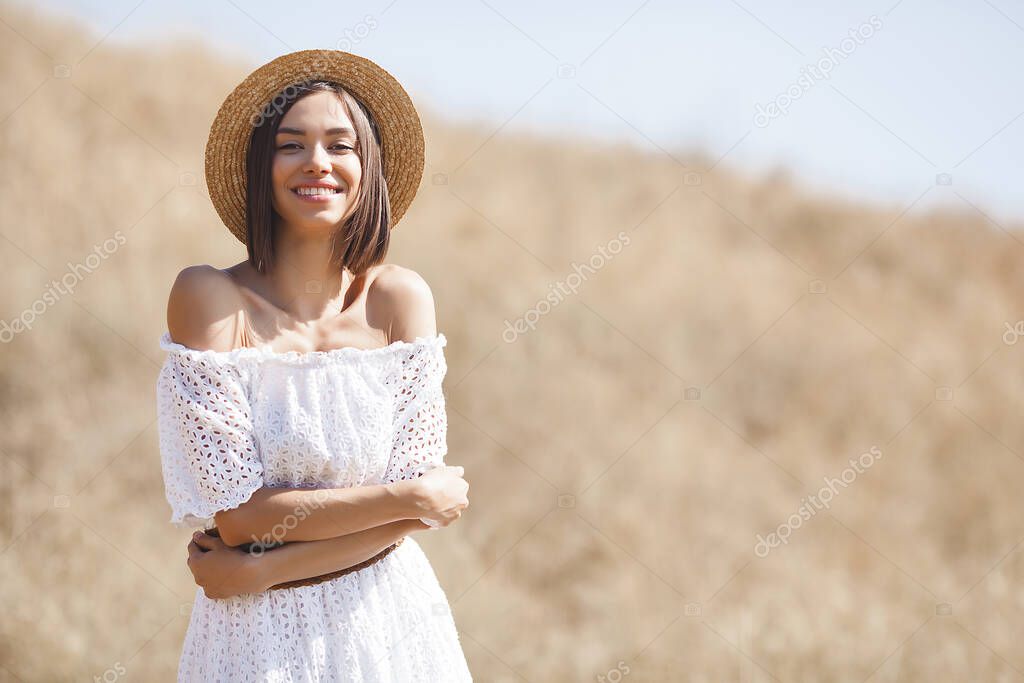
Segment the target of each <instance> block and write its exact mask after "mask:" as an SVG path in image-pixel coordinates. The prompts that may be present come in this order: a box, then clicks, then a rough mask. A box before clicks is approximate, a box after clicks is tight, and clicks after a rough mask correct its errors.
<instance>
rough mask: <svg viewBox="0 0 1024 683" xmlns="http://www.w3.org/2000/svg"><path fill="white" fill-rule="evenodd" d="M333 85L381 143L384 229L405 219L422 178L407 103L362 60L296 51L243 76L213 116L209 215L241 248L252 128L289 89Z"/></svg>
mask: <svg viewBox="0 0 1024 683" xmlns="http://www.w3.org/2000/svg"><path fill="white" fill-rule="evenodd" d="M314 80H324V81H334V82H335V83H338V84H339V85H341V86H343V87H344V88H345V89H346V90H348V92H349V93H351V94H352V96H353V97H355V98H356V99H357V100H359V101H360V102H361V103H362V104H363V106H365V107H366V109H367V110H368V111H369V112H370V114H371V115H372V117H373V119H374V122H375V123H376V125H377V130H378V131H379V133H380V138H381V155H382V158H383V163H384V178H385V180H386V181H387V186H388V197H389V199H390V203H391V226H392V227H394V226H395V225H396V224H397V223H398V221H399V220H400V219H401V218H402V215H403V214H405V210H406V209H407V208H408V207H409V204H410V203H411V202H412V199H413V197H414V196H415V195H416V190H417V189H418V188H419V184H420V179H421V178H422V177H423V162H424V158H423V147H424V146H423V128H422V126H421V124H420V118H419V115H418V114H417V113H416V109H415V107H413V104H412V100H411V99H410V98H409V95H408V94H407V93H406V92H405V90H404V89H403V88H402V86H401V85H400V84H399V82H398V81H397V80H395V78H394V76H392V75H391V74H389V73H388V72H387V71H385V70H384V69H382V68H381V67H380V66H378V65H377V64H375V63H373V62H371V61H370V60H369V59H366V58H365V57H360V56H358V55H354V54H351V53H348V52H342V51H341V50H302V51H299V52H292V53H290V54H286V55H283V56H281V57H278V58H277V59H274V60H273V61H271V62H268V63H266V64H264V65H263V66H261V67H260V68H258V69H256V70H255V71H253V72H252V73H251V74H249V75H248V76H247V77H246V78H245V80H244V81H242V82H241V83H239V84H238V86H237V87H236V88H235V89H234V90H233V91H232V92H231V94H230V95H228V97H227V99H226V100H224V103H223V104H221V106H220V109H219V110H218V111H217V116H216V118H215V119H214V121H213V125H212V126H210V137H209V139H208V140H207V142H206V183H207V185H208V186H209V188H210V199H211V200H212V201H213V206H214V208H216V209H217V214H218V215H219V216H220V218H221V220H222V221H224V224H225V225H226V226H227V227H228V229H229V230H230V231H231V234H233V235H234V236H235V237H237V238H238V239H239V241H241V242H242V244H245V198H246V171H245V158H246V154H247V153H248V151H249V138H250V136H251V135H252V131H253V128H254V127H255V126H257V125H259V124H260V123H262V121H263V120H264V118H265V117H268V116H269V115H271V114H273V113H275V111H277V110H279V107H280V105H281V104H283V101H282V100H277V101H275V98H276V97H277V96H278V95H280V94H281V93H283V92H284V91H285V89H286V88H288V87H289V86H291V85H295V84H299V83H303V82H307V81H314Z"/></svg>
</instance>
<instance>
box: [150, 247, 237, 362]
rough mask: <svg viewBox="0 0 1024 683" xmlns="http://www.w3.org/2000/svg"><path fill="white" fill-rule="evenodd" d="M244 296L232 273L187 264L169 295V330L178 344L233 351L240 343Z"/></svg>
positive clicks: (207, 266)
mask: <svg viewBox="0 0 1024 683" xmlns="http://www.w3.org/2000/svg"><path fill="white" fill-rule="evenodd" d="M243 310H244V308H243V299H242V295H241V293H240V292H239V291H238V286H237V285H236V284H235V283H234V281H233V280H232V279H231V276H230V275H228V274H227V273H225V272H224V271H222V270H218V269H217V268H214V267H213V266H210V265H206V264H202V265H197V266H188V267H187V268H185V269H183V270H182V271H181V272H180V273H178V277H177V278H175V280H174V284H173V285H172V286H171V293H170V295H169V296H168V298H167V331H168V332H169V333H170V335H171V339H172V340H173V341H175V342H177V343H179V344H183V345H185V346H188V347H191V348H194V349H202V350H207V349H208V350H213V351H230V350H231V349H234V348H236V347H237V346H239V344H238V340H239V330H240V322H241V314H242V312H243Z"/></svg>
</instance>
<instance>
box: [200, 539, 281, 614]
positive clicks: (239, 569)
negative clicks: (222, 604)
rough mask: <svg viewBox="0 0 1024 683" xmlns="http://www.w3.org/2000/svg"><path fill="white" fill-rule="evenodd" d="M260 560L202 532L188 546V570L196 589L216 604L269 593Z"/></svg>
mask: <svg viewBox="0 0 1024 683" xmlns="http://www.w3.org/2000/svg"><path fill="white" fill-rule="evenodd" d="M259 560H260V558H259V557H256V556H254V555H251V554H249V553H247V552H245V551H244V550H241V549H240V548H234V547H232V546H229V545H226V544H225V543H224V541H222V540H220V538H218V537H216V536H210V535H209V534H206V533H203V532H202V531H197V532H196V533H195V534H193V535H192V541H191V542H190V543H189V544H188V568H189V570H190V571H191V572H192V576H193V577H194V578H195V580H196V585H198V586H200V587H201V588H202V589H203V592H204V593H205V594H206V597H208V598H211V599H215V600H221V599H224V598H231V597H234V596H236V595H242V594H243V593H260V592H262V591H265V590H267V589H268V588H269V586H267V585H264V577H263V576H262V572H261V571H260V562H259Z"/></svg>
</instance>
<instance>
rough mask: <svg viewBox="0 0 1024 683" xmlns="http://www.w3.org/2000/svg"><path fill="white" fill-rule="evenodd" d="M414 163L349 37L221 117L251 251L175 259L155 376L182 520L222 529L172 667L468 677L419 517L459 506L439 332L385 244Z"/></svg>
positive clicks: (206, 536) (405, 122)
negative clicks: (224, 263)
mask: <svg viewBox="0 0 1024 683" xmlns="http://www.w3.org/2000/svg"><path fill="white" fill-rule="evenodd" d="M422 171H423V138H422V130H421V128H420V124H419V118H418V116H417V115H416V111H415V109H414V108H413V106H412V103H411V101H409V98H408V96H407V95H406V93H405V91H404V90H403V89H402V88H401V86H400V85H399V84H398V83H397V81H395V80H394V79H393V78H392V77H391V76H390V74H388V73H387V72H386V71H384V70H383V69H381V68H380V67H379V66H377V65H376V64H374V63H373V62H370V61H369V60H366V59H363V58H360V57H357V56H355V55H351V54H348V53H344V52H338V51H325V50H307V51H303V52H297V53H292V54H289V55H285V56H284V57H280V58H278V59H276V60H274V61H272V62H270V63H268V64H266V65H264V66H263V67H260V69H257V70H256V71H255V72H253V73H252V74H250V76H249V77H248V78H246V80H245V81H243V82H242V83H241V84H240V85H239V86H238V88H236V89H235V91H234V92H233V93H232V94H231V95H230V96H229V97H228V99H227V100H225V102H224V104H223V105H222V106H221V109H220V111H219V112H218V114H217V118H216V119H215V121H214V124H213V127H212V129H211V133H210V140H209V142H208V143H207V149H206V175H207V181H208V185H209V187H210V196H211V199H212V200H213V203H214V206H215V207H216V209H217V211H218V213H219V215H220V216H221V218H222V219H223V220H224V222H225V223H226V225H227V226H228V228H229V229H230V230H231V232H232V233H233V234H234V235H235V236H236V237H238V239H239V240H240V241H242V242H243V243H244V244H245V245H246V248H247V251H248V260H246V261H244V262H242V263H239V264H236V265H234V266H232V267H230V268H227V269H224V270H218V269H216V268H213V267H211V266H207V265H203V266H192V267H189V268H186V269H185V270H183V271H182V272H181V273H180V274H179V275H178V277H177V279H176V281H175V283H174V285H173V287H172V289H171V293H170V297H169V301H168V308H167V325H168V331H167V333H165V334H164V335H163V336H162V337H161V340H160V345H161V348H163V349H165V350H166V351H167V358H166V361H165V363H164V366H163V368H162V369H161V372H160V376H159V379H158V383H157V398H158V411H159V422H158V425H159V433H160V451H161V462H162V471H163V476H164V483H165V490H166V495H167V500H168V502H169V503H170V505H171V509H172V517H171V521H172V522H173V523H175V524H178V525H188V526H195V527H202V528H205V529H206V530H207V532H208V533H204V532H203V531H197V532H196V533H195V535H194V537H193V540H192V542H191V543H189V547H188V565H189V568H190V569H191V570H192V573H193V575H194V576H195V579H196V582H197V584H199V586H200V587H199V588H198V589H197V591H196V595H195V602H194V605H193V609H192V614H191V620H190V623H189V626H188V631H187V633H186V637H185V642H184V646H183V649H182V653H181V659H180V662H179V669H178V680H179V681H189V682H195V681H235V680H238V681H446V682H448V681H467V680H471V676H470V673H469V670H468V667H467V666H466V661H465V657H464V655H463V652H462V649H461V646H460V644H459V639H458V633H457V631H456V628H455V624H454V621H453V619H452V616H451V613H450V609H449V604H448V601H447V599H446V596H445V594H444V592H443V590H442V589H441V587H440V585H439V583H438V581H437V578H436V575H435V574H434V572H433V569H432V568H431V566H430V563H429V561H428V560H427V558H426V556H425V555H424V554H423V552H422V550H421V549H420V547H419V545H418V544H417V543H416V542H415V541H414V540H413V539H412V538H411V536H410V534H412V533H413V532H418V531H423V530H429V529H431V528H434V529H437V528H439V527H446V526H448V525H449V524H451V522H453V521H455V520H456V519H458V518H459V517H460V515H461V514H462V511H463V510H464V509H465V508H466V507H467V506H468V504H469V500H468V497H467V492H468V489H469V484H468V483H467V482H466V481H465V479H464V478H463V476H462V475H463V468H461V467H450V466H447V465H445V464H444V456H445V454H446V453H447V444H446V429H447V420H446V415H445V407H444V396H443V393H442V391H441V383H442V379H443V377H444V374H445V371H446V369H447V366H446V363H445V358H444V351H443V347H444V346H445V345H446V339H445V337H444V335H443V334H439V333H438V332H437V329H436V320H435V312H434V302H433V297H432V295H431V291H430V288H429V287H428V285H427V284H426V283H425V282H424V280H423V279H422V278H421V277H420V276H419V275H417V274H416V273H415V272H414V271H412V270H409V269H406V268H402V267H399V266H395V265H386V264H384V263H383V259H384V257H385V255H386V253H387V249H388V244H389V238H390V230H391V228H393V227H394V225H395V224H396V223H397V222H398V220H399V219H400V218H401V216H402V214H403V213H404V212H405V209H406V208H407V207H408V204H409V202H410V201H411V200H412V197H413V195H414V194H415V191H416V187H417V186H418V183H419V180H420V178H421V176H422ZM213 527H215V528H213ZM243 546H245V547H246V548H245V549H243Z"/></svg>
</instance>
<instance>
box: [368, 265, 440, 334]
mask: <svg viewBox="0 0 1024 683" xmlns="http://www.w3.org/2000/svg"><path fill="white" fill-rule="evenodd" d="M367 299H368V300H369V301H371V302H372V303H371V304H370V305H372V306H373V307H375V308H376V309H377V310H378V311H379V313H380V315H381V316H382V318H383V319H384V320H387V321H389V325H388V327H389V334H388V339H389V341H391V342H396V341H415V340H416V337H433V336H435V335H437V313H436V310H435V306H434V294H433V292H432V291H431V289H430V285H429V284H427V281H426V280H424V279H423V276H422V275H420V274H419V273H417V272H416V271H415V270H412V269H410V268H405V267H403V266H399V265H396V264H392V263H388V264H384V265H381V266H380V267H379V268H378V270H377V273H376V274H375V276H374V278H373V281H372V282H371V283H370V289H369V293H368V295H367Z"/></svg>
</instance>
